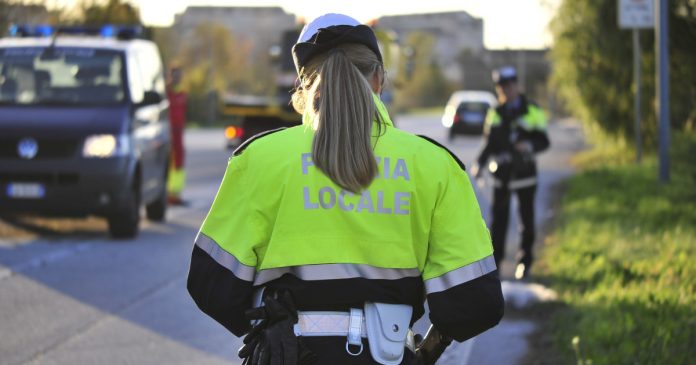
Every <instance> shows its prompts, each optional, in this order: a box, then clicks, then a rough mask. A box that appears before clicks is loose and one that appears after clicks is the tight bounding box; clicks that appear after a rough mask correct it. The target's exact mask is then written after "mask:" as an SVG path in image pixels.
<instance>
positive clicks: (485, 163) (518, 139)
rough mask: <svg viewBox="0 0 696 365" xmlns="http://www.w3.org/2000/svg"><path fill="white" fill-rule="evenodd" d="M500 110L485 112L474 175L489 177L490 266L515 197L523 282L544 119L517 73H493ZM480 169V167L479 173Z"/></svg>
mask: <svg viewBox="0 0 696 365" xmlns="http://www.w3.org/2000/svg"><path fill="white" fill-rule="evenodd" d="M493 79H494V81H495V83H496V91H497V93H498V97H499V99H500V105H499V106H497V107H496V108H492V109H490V110H489V111H488V115H487V117H486V127H485V131H486V132H485V134H486V141H485V145H484V147H483V150H482V151H481V153H480V155H479V157H478V165H477V166H475V167H474V169H473V170H474V174H475V175H477V176H480V175H481V173H482V171H483V168H487V169H488V171H489V172H490V173H491V174H492V175H493V179H494V194H493V221H492V227H491V235H492V239H493V247H494V249H495V251H494V255H495V261H496V264H497V265H498V267H500V264H501V261H502V260H503V258H504V256H505V237H506V235H507V228H508V218H509V215H510V195H511V193H513V192H515V193H516V194H517V198H518V203H519V204H518V206H519V213H520V221H521V236H522V237H521V242H520V251H519V253H518V255H517V267H516V270H515V277H516V278H518V279H521V278H525V277H528V276H529V275H530V269H531V265H532V262H533V252H532V249H533V245H534V239H535V237H534V231H535V228H534V195H535V191H536V186H537V166H536V159H535V155H536V154H537V153H539V152H541V151H544V150H546V149H547V148H548V147H549V138H548V136H547V133H546V124H547V121H546V116H545V115H544V112H543V111H542V110H541V108H539V106H537V105H536V104H535V103H533V102H531V101H529V100H527V98H526V97H525V96H524V95H523V94H521V93H520V91H519V86H518V84H517V72H516V70H515V69H514V68H513V67H503V68H501V69H500V70H496V71H494V73H493ZM479 167H480V168H479Z"/></svg>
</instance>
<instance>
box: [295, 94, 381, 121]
mask: <svg viewBox="0 0 696 365" xmlns="http://www.w3.org/2000/svg"><path fill="white" fill-rule="evenodd" d="M372 100H374V101H375V106H376V107H377V115H378V118H375V120H374V122H375V123H380V122H381V123H382V124H384V125H386V126H389V127H393V126H394V123H393V122H392V120H391V118H389V113H388V112H387V107H386V106H384V103H383V102H382V100H380V98H379V95H377V94H375V93H372ZM302 124H303V125H304V126H307V127H311V126H312V114H310V113H309V112H305V113H304V115H303V116H302Z"/></svg>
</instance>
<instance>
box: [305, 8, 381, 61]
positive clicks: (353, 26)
mask: <svg viewBox="0 0 696 365" xmlns="http://www.w3.org/2000/svg"><path fill="white" fill-rule="evenodd" d="M343 43H358V44H362V45H364V46H366V47H368V48H369V49H370V50H372V52H374V53H375V55H377V58H378V59H379V61H380V62H382V54H381V52H380V50H379V44H378V43H377V37H376V36H375V33H374V31H373V30H372V28H370V27H368V26H366V25H363V24H360V22H359V21H357V20H355V19H353V18H351V17H349V16H348V15H343V14H336V13H329V14H324V15H322V16H320V17H318V18H316V19H314V20H312V21H311V22H309V23H308V24H307V25H305V27H304V28H303V29H302V32H301V33H300V36H299V38H298V39H297V43H295V45H294V46H293V47H292V58H293V61H294V63H295V69H296V70H297V72H298V73H299V72H300V70H301V69H302V67H304V66H305V65H306V64H307V62H309V60H310V59H311V58H312V57H314V56H316V55H318V54H320V53H323V52H327V51H328V50H330V49H332V48H334V47H336V46H338V45H339V44H343Z"/></svg>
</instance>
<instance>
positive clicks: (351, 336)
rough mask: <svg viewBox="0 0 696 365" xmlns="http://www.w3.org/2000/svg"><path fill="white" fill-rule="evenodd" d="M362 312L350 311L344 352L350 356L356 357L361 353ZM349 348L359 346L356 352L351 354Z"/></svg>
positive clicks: (357, 310)
mask: <svg viewBox="0 0 696 365" xmlns="http://www.w3.org/2000/svg"><path fill="white" fill-rule="evenodd" d="M362 322H363V311H362V309H358V308H351V309H350V323H349V324H348V338H347V339H346V352H348V354H349V355H352V356H358V355H360V354H362V352H363V343H362V335H361V333H362ZM350 346H360V347H359V348H358V352H352V351H351V350H350Z"/></svg>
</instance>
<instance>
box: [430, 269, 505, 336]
mask: <svg viewBox="0 0 696 365" xmlns="http://www.w3.org/2000/svg"><path fill="white" fill-rule="evenodd" d="M428 306H429V307H430V321H431V322H432V323H433V325H434V326H435V327H436V328H437V329H438V330H440V332H441V333H442V334H444V335H447V336H449V337H452V338H454V339H455V340H457V341H460V342H461V341H465V340H468V339H470V338H472V337H474V336H476V335H478V334H479V333H481V332H483V331H485V330H487V329H489V328H491V327H494V326H495V325H497V324H498V322H500V320H501V319H502V318H503V313H504V311H505V299H504V298H503V292H502V289H501V286H500V280H499V279H498V271H497V270H496V271H493V272H490V273H488V274H486V275H483V276H481V277H478V278H476V279H474V280H471V281H467V282H466V283H463V284H459V285H457V286H454V287H452V288H449V289H447V290H445V291H441V292H437V293H431V294H428Z"/></svg>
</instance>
